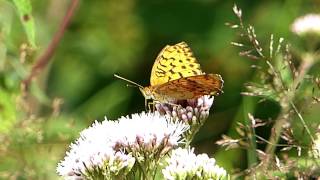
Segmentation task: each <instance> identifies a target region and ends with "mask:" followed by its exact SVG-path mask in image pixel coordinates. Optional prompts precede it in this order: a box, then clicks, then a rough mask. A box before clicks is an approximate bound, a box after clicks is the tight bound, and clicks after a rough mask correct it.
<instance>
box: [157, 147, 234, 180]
mask: <svg viewBox="0 0 320 180" xmlns="http://www.w3.org/2000/svg"><path fill="white" fill-rule="evenodd" d="M193 151H194V149H182V148H178V149H176V150H173V151H172V155H171V157H170V158H168V159H167V163H168V166H167V167H166V168H165V169H163V170H162V173H163V175H164V177H165V179H167V180H175V179H195V180H198V179H199V180H200V179H209V180H214V179H227V178H228V175H227V172H226V171H225V170H224V169H223V168H221V167H219V166H218V165H216V161H215V159H213V158H209V157H208V155H207V154H199V155H196V154H194V152H193Z"/></svg>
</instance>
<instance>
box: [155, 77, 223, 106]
mask: <svg viewBox="0 0 320 180" xmlns="http://www.w3.org/2000/svg"><path fill="white" fill-rule="evenodd" d="M222 86H223V80H222V78H221V76H220V75H218V74H203V75H197V76H189V77H184V78H180V79H176V80H173V81H169V82H167V83H165V84H162V85H159V86H156V87H154V92H155V93H156V94H157V95H159V96H161V97H163V98H167V99H170V98H171V99H175V100H183V99H193V98H198V97H200V96H203V95H217V94H219V93H220V92H221V91H222Z"/></svg>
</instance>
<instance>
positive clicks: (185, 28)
mask: <svg viewBox="0 0 320 180" xmlns="http://www.w3.org/2000/svg"><path fill="white" fill-rule="evenodd" d="M69 3H70V1H65V0H47V1H31V4H32V8H33V10H32V15H33V17H34V21H35V27H36V28H35V30H36V34H35V35H36V37H35V38H36V45H37V49H36V50H35V51H33V53H32V55H31V56H27V58H26V62H25V63H24V64H23V65H21V63H19V58H21V57H20V56H21V44H23V43H26V42H27V38H26V35H25V32H24V30H23V27H22V25H21V22H20V20H19V17H18V15H17V12H16V9H15V7H14V6H13V5H12V3H11V1H6V0H0V21H1V22H0V23H1V24H0V28H1V29H0V35H1V36H0V41H2V43H1V44H0V45H2V46H5V47H6V53H5V54H6V58H4V59H5V62H1V63H4V64H6V65H5V66H3V67H4V68H2V69H0V72H1V73H0V78H1V81H0V82H1V83H0V84H1V89H0V90H1V91H2V92H1V93H2V95H1V94H0V97H1V98H2V99H0V101H1V103H3V104H5V103H7V105H5V107H15V106H14V105H17V104H16V103H17V102H16V99H15V98H17V97H18V96H19V95H20V93H21V92H20V82H21V80H22V79H23V78H24V77H25V76H26V75H27V74H28V72H29V71H30V67H31V65H32V63H33V62H34V61H35V60H36V59H37V57H38V56H39V55H41V54H42V53H43V51H44V50H45V49H46V47H47V45H48V43H49V42H50V41H51V38H52V37H53V35H54V33H55V32H56V30H57V28H58V27H59V24H60V22H61V20H62V18H63V16H64V14H65V11H66V9H67V7H68V5H69ZM234 3H237V5H238V7H240V8H241V9H242V10H243V19H244V21H245V22H246V23H249V24H252V25H254V26H255V28H256V32H257V35H258V39H259V38H260V39H261V40H262V43H268V42H264V41H267V40H269V37H270V34H271V33H273V34H274V35H275V37H277V38H279V37H284V38H285V39H287V40H288V41H293V42H294V41H295V39H294V38H293V37H292V33H291V32H290V24H291V23H292V22H293V20H294V19H295V18H296V17H297V16H300V15H304V14H306V13H309V12H315V13H316V12H319V10H320V1H318V0H286V1H285V0H273V1H272V0H270V1H258V0H256V1H253V0H247V1H237V2H235V1H230V0H158V1H147V0H121V1H116V0H105V1H98V0H90V1H81V2H80V4H79V7H78V9H77V11H76V12H75V14H74V17H73V19H72V22H71V24H70V26H69V28H68V29H67V31H66V32H65V34H64V37H63V39H62V41H61V42H60V44H59V46H58V48H57V49H56V51H55V53H54V56H53V59H52V61H51V62H52V63H50V64H49V66H48V67H47V68H46V70H45V71H44V72H41V73H40V74H39V75H38V79H37V81H36V83H35V84H36V85H34V86H33V87H34V88H32V89H31V91H32V96H36V97H37V98H34V97H32V98H31V100H29V99H28V101H27V105H26V106H27V107H28V108H29V109H31V112H32V113H31V114H32V115H35V116H34V118H32V117H31V116H30V114H27V113H24V112H21V108H17V109H15V108H13V109H11V113H12V114H9V115H8V116H4V114H3V116H2V117H9V116H10V119H13V120H12V121H13V122H15V123H17V122H19V123H17V124H18V125H17V124H15V123H11V124H13V125H8V126H7V128H6V130H4V132H3V134H6V135H9V136H5V135H3V136H1V139H0V141H3V142H4V143H1V144H5V146H3V148H1V149H0V153H1V154H0V156H2V157H0V178H1V177H3V178H4V179H6V178H8V177H10V178H13V179H56V178H57V177H56V174H55V167H56V164H57V162H58V161H59V160H61V159H62V158H63V157H64V153H65V151H66V149H67V147H68V145H69V143H70V142H72V141H73V140H75V139H76V138H77V136H78V132H80V131H81V129H83V128H86V127H88V126H89V125H90V124H91V123H92V122H93V121H94V120H96V119H97V120H103V118H104V116H106V117H107V118H108V119H117V118H119V117H120V116H124V115H128V114H131V113H136V112H141V111H143V110H145V107H144V98H143V96H142V95H141V93H140V92H139V90H138V89H135V88H130V87H126V83H125V82H123V81H121V80H118V79H116V78H114V77H113V74H114V73H118V74H120V75H121V76H123V77H126V78H128V79H130V80H133V81H135V82H137V83H139V84H141V85H144V86H146V85H149V78H150V72H151V68H152V65H153V62H154V60H155V58H156V56H157V54H158V53H159V52H160V50H161V49H162V48H163V47H164V46H165V45H167V44H170V45H172V44H175V43H178V42H181V41H185V42H187V43H188V44H189V46H190V47H191V48H192V50H193V52H194V55H195V56H196V58H197V59H198V61H199V62H200V64H201V66H202V69H203V70H204V71H205V72H207V73H218V74H221V76H222V77H223V79H224V81H225V83H224V93H223V94H222V95H220V96H219V97H217V98H216V100H215V102H214V106H213V108H212V109H211V114H210V117H209V119H208V120H207V122H206V124H205V125H204V127H203V128H202V129H201V130H200V132H199V133H198V134H197V136H196V138H195V139H194V142H193V146H195V147H196V151H197V152H206V153H209V154H215V157H216V158H217V159H218V162H219V163H220V164H221V165H222V166H224V167H226V168H227V169H228V170H235V169H237V168H240V169H241V168H245V167H246V155H245V153H244V152H242V151H229V152H228V156H226V154H225V150H223V149H221V148H219V147H218V146H217V145H215V141H216V140H218V139H220V138H221V135H222V134H235V132H234V128H232V127H233V125H234V122H236V121H243V120H244V119H246V118H247V116H246V112H247V111H250V110H251V105H250V102H251V103H252V102H253V103H254V102H255V101H251V100H249V101H248V100H246V101H248V104H246V103H243V97H242V96H241V95H240V92H242V91H244V86H243V84H244V83H245V82H248V81H250V80H251V77H252V76H254V71H253V70H252V69H251V68H250V65H251V64H253V63H255V62H253V61H252V60H248V59H246V58H242V57H240V56H238V53H239V49H238V48H237V47H233V46H231V45H230V42H232V41H237V39H238V35H239V34H238V33H237V32H236V31H235V30H232V29H230V28H229V27H228V26H226V25H225V23H226V22H231V23H232V22H234V23H237V22H238V20H237V18H236V17H235V15H234V14H233V12H232V7H233V5H234ZM8 29H9V30H8ZM5 30H8V31H9V33H7V34H8V36H7V37H5V36H3V34H4V31H5ZM0 48H1V46H0ZM19 49H20V52H19ZM1 60H2V59H1ZM2 61H4V60H2ZM55 98H60V99H62V100H63V103H62V105H61V107H60V108H61V112H60V114H59V115H55V116H53V115H52V108H51V104H52V101H53V99H55ZM252 99H254V98H252ZM3 104H2V106H4V105H3ZM258 106H259V107H258V110H257V111H256V114H258V116H260V117H274V116H275V115H276V114H277V112H278V111H279V109H278V108H277V106H275V105H274V104H273V103H272V102H264V103H260V104H259V105H258ZM259 109H260V110H259ZM6 112H7V111H6ZM0 113H1V112H0ZM2 113H4V111H3V112H2ZM318 115H319V114H318ZM0 120H1V119H0ZM1 121H2V122H3V123H7V124H8V122H6V121H8V119H6V120H5V119H2V120H1ZM28 121H30V123H29V124H28V123H27V122H28ZM21 122H23V123H21ZM25 123H26V124H25ZM9 124H10V122H9ZM258 133H260V134H262V135H267V134H268V133H269V129H266V128H263V129H260V132H258ZM266 137H267V136H266Z"/></svg>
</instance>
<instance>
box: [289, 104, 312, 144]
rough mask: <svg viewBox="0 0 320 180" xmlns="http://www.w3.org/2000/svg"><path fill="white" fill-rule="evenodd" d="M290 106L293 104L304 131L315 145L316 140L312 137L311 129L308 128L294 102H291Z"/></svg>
mask: <svg viewBox="0 0 320 180" xmlns="http://www.w3.org/2000/svg"><path fill="white" fill-rule="evenodd" d="M290 104H291V106H292V108H293V110H294V111H295V113H296V114H297V115H298V117H299V119H300V121H301V123H302V125H303V127H304V129H305V130H306V131H307V133H308V135H309V136H310V139H311V141H312V143H314V142H315V139H314V137H313V136H312V134H311V132H310V129H309V128H308V126H307V124H306V122H305V121H304V119H303V117H302V115H301V114H300V113H299V111H298V109H297V107H296V106H295V105H294V104H293V102H292V101H290Z"/></svg>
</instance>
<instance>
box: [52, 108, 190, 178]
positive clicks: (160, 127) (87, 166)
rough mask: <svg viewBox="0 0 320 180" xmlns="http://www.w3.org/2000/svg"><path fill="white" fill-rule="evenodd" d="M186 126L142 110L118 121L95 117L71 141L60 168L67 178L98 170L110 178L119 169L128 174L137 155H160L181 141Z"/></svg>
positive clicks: (86, 175) (60, 172)
mask: <svg viewBox="0 0 320 180" xmlns="http://www.w3.org/2000/svg"><path fill="white" fill-rule="evenodd" d="M187 129H188V125H186V124H183V123H181V122H173V121H172V120H171V119H166V117H164V116H161V115H160V114H159V113H144V112H142V113H140V114H133V115H131V117H130V116H127V117H121V118H120V119H118V120H116V121H109V120H107V119H105V120H104V121H103V122H97V121H95V122H94V123H93V125H92V126H91V127H89V128H87V129H85V130H83V131H82V132H81V133H80V137H79V138H78V139H77V140H76V141H75V142H74V143H72V144H71V145H70V150H69V152H67V153H66V156H65V158H64V160H63V161H61V162H60V163H59V164H58V166H57V172H58V174H59V175H60V176H63V177H64V178H65V179H70V178H71V179H72V178H75V179H85V178H87V177H90V178H96V177H94V176H92V175H96V174H97V172H98V174H99V175H103V176H107V177H108V178H111V179H112V178H114V177H116V176H117V175H119V173H120V174H121V173H122V174H121V175H123V176H125V175H126V174H124V173H128V172H129V171H130V170H131V168H132V167H133V166H134V165H135V162H136V161H137V160H138V159H147V158H148V157H144V155H145V154H150V153H155V154H157V155H158V156H159V157H158V158H160V156H164V155H166V153H167V152H168V151H169V150H171V149H172V148H173V147H175V146H177V145H178V144H179V143H182V133H184V132H185V131H186V130H187ZM146 151H148V153H146ZM159 152H160V153H159ZM153 158H155V156H153ZM99 177H100V176H99Z"/></svg>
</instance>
